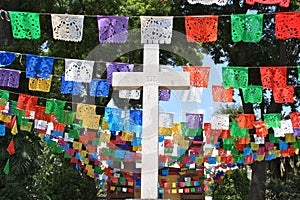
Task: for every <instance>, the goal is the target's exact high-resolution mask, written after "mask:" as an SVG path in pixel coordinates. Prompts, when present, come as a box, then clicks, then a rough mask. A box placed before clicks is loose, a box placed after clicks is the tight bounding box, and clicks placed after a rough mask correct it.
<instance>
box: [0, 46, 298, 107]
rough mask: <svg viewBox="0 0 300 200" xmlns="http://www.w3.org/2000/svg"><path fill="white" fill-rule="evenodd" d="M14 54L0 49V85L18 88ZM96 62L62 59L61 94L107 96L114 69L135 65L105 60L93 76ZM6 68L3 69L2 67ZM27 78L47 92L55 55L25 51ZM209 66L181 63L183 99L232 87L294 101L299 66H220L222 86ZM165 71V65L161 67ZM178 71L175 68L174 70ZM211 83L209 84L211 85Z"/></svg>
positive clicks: (249, 99)
mask: <svg viewBox="0 0 300 200" xmlns="http://www.w3.org/2000/svg"><path fill="white" fill-rule="evenodd" d="M15 58H16V53H12V52H5V51H0V66H1V68H0V74H1V76H0V86H5V87H10V88H18V87H19V81H20V80H19V79H20V74H21V73H22V71H20V70H15V69H9V66H10V65H11V64H12V63H13V62H14V60H15ZM94 63H95V61H88V60H78V59H65V73H64V75H62V76H58V78H59V79H60V83H61V85H60V92H61V93H62V94H72V95H79V94H80V92H81V91H82V89H83V86H82V83H88V85H89V95H90V96H95V97H100V96H102V97H108V95H109V91H110V88H111V84H112V74H113V72H133V68H134V64H128V63H115V62H106V63H105V65H106V68H105V69H103V72H104V71H105V70H106V71H107V79H96V78H93V70H94V67H95V66H94ZM4 67H5V68H4ZM25 67H26V70H25V71H24V72H25V73H26V78H28V88H29V90H33V91H41V92H49V91H50V90H51V82H52V79H53V77H54V75H53V72H52V71H53V67H54V58H52V57H48V56H37V55H32V54H26V66H25ZM210 69H211V67H208V66H183V67H182V68H181V70H182V71H184V72H189V73H190V86H191V88H190V90H187V91H183V95H182V101H183V102H197V103H201V101H202V92H203V89H205V88H208V87H211V88H210V91H211V94H212V99H213V101H214V102H233V101H234V98H233V95H234V90H235V89H241V93H242V94H243V95H242V96H243V100H244V101H245V102H246V103H261V102H262V100H263V98H264V95H263V92H264V90H269V91H270V92H272V96H273V97H274V101H275V102H276V103H294V101H295V98H298V97H299V96H300V94H299V92H300V90H299V77H300V76H299V72H300V67H299V66H277V67H273V66H260V67H235V66H224V67H222V85H214V84H212V85H211V84H209V81H210ZM161 70H164V66H161ZM177 70H178V69H177ZM252 70H256V71H257V70H259V72H258V74H260V82H258V83H252V82H251V80H249V74H250V73H252V72H253V71H252ZM210 85H211V86H210ZM119 97H120V98H131V99H139V98H140V91H139V90H134V91H130V90H120V91H119ZM170 97H171V91H170V90H160V91H159V100H161V101H168V100H169V99H170Z"/></svg>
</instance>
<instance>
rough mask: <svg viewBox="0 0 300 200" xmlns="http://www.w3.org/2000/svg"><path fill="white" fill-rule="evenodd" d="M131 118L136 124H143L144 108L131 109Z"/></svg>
mask: <svg viewBox="0 0 300 200" xmlns="http://www.w3.org/2000/svg"><path fill="white" fill-rule="evenodd" d="M130 119H131V120H132V121H133V123H134V124H135V125H142V123H143V111H142V110H130Z"/></svg>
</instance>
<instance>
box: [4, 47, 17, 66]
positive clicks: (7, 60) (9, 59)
mask: <svg viewBox="0 0 300 200" xmlns="http://www.w3.org/2000/svg"><path fill="white" fill-rule="evenodd" d="M15 58H16V54H15V53H10V52H5V51H0V67H3V66H8V65H11V64H12V63H13V62H14V60H15Z"/></svg>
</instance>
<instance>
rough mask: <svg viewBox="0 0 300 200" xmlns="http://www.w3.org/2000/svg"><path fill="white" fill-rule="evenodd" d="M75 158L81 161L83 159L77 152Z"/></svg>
mask: <svg viewBox="0 0 300 200" xmlns="http://www.w3.org/2000/svg"><path fill="white" fill-rule="evenodd" d="M75 158H76V159H77V160H82V159H83V158H82V157H81V156H79V154H78V152H75Z"/></svg>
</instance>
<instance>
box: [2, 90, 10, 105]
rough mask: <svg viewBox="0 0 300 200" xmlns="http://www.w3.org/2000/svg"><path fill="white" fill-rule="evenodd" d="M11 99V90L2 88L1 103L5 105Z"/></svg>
mask: <svg viewBox="0 0 300 200" xmlns="http://www.w3.org/2000/svg"><path fill="white" fill-rule="evenodd" d="M8 99H9V92H8V91H4V90H0V105H3V106H5V105H6V103H7V101H8Z"/></svg>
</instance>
